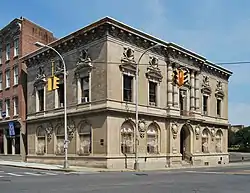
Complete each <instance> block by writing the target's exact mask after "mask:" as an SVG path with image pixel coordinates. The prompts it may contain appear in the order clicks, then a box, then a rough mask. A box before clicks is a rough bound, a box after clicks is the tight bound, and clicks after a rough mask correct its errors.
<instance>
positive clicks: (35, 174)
mask: <svg viewBox="0 0 250 193" xmlns="http://www.w3.org/2000/svg"><path fill="white" fill-rule="evenodd" d="M24 174H27V175H32V176H41V175H42V174H37V173H31V172H24Z"/></svg>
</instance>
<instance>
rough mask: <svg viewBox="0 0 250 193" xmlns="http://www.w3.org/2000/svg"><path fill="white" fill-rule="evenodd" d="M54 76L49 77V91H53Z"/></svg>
mask: <svg viewBox="0 0 250 193" xmlns="http://www.w3.org/2000/svg"><path fill="white" fill-rule="evenodd" d="M52 79H53V78H52V77H49V78H48V82H47V85H48V91H52Z"/></svg>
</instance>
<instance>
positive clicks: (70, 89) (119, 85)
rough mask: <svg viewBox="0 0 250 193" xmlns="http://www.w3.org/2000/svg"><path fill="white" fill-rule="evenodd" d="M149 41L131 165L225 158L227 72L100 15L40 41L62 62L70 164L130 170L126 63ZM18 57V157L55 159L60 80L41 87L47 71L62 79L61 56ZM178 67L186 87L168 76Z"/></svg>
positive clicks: (59, 153)
mask: <svg viewBox="0 0 250 193" xmlns="http://www.w3.org/2000/svg"><path fill="white" fill-rule="evenodd" d="M156 43H159V44H161V46H160V47H158V48H155V49H152V50H150V51H148V52H147V53H146V54H145V55H144V56H143V57H142V60H141V62H140V65H139V120H140V124H139V125H140V127H139V136H138V149H137V150H138V156H139V164H140V168H164V167H175V166H182V165H185V164H192V165H216V164H226V163H228V152H227V134H228V125H229V123H228V79H229V77H230V75H231V74H232V73H231V72H230V71H228V70H226V69H224V68H222V67H220V66H217V65H215V64H213V63H211V62H209V61H207V60H206V59H205V58H204V57H202V56H199V55H197V54H195V53H193V52H191V51H189V50H186V49H184V48H182V47H180V46H178V45H176V44H173V43H168V42H164V41H162V40H159V39H157V38H155V37H152V36H150V35H148V34H145V33H143V32H141V31H138V30H136V29H134V28H131V27H129V26H127V25H125V24H122V23H120V22H118V21H116V20H114V19H111V18H108V17H106V18H103V19H101V20H99V21H97V22H95V23H92V24H90V25H89V26H87V27H84V28H83V29H80V30H79V31H76V32H74V33H72V34H70V35H68V36H66V37H63V38H61V39H59V40H57V41H55V42H53V43H51V44H50V46H52V47H53V48H55V49H57V50H58V51H59V52H60V53H61V54H62V55H63V57H64V59H65V62H66V65H67V72H68V73H67V97H68V102H67V105H68V121H69V124H68V132H69V139H70V143H69V149H68V153H69V162H70V164H71V165H84V166H96V167H107V168H133V164H134V162H135V154H134V152H135V139H136V137H135V132H134V131H135V69H136V63H137V61H138V58H139V57H140V55H141V54H142V53H143V51H145V49H147V48H149V47H151V46H152V45H155V44H156ZM22 59H23V61H24V63H25V64H26V65H27V72H28V95H27V96H28V99H27V105H28V108H27V111H28V115H27V133H28V144H29V150H28V156H27V160H28V161H32V162H34V161H35V162H44V163H57V164H60V163H61V164H62V163H63V159H64V155H63V154H64V146H63V142H64V128H63V124H64V122H63V108H62V107H63V105H64V104H63V94H64V93H63V84H64V82H63V81H61V85H60V86H59V88H58V89H57V90H55V91H50V92H48V91H47V78H48V77H51V76H53V74H56V75H57V76H58V77H62V76H61V75H62V73H61V72H62V63H61V62H60V60H59V58H57V57H56V55H55V54H54V53H53V51H50V50H48V49H45V48H41V49H39V50H38V51H36V52H33V53H31V54H29V55H27V56H25V57H23V58H22ZM51 61H54V62H51ZM52 63H53V65H52ZM52 66H54V67H55V68H54V70H52ZM179 66H182V67H186V68H188V69H189V72H190V73H189V78H190V81H189V82H190V85H189V86H184V87H182V88H180V89H179V88H178V87H177V86H174V85H173V84H172V73H173V69H175V68H176V67H179Z"/></svg>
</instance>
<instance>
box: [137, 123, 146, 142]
mask: <svg viewBox="0 0 250 193" xmlns="http://www.w3.org/2000/svg"><path fill="white" fill-rule="evenodd" d="M138 130H139V133H140V137H141V138H144V137H145V132H146V122H145V120H143V119H142V120H140V121H139V122H138Z"/></svg>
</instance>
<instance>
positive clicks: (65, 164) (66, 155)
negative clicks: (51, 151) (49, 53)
mask: <svg viewBox="0 0 250 193" xmlns="http://www.w3.org/2000/svg"><path fill="white" fill-rule="evenodd" d="M43 46H44V47H47V48H49V49H51V50H53V51H54V52H55V53H56V54H57V55H58V56H59V58H60V59H61V61H62V63H63V81H64V164H63V168H64V169H66V168H68V167H69V164H68V142H69V141H68V129H67V82H66V81H67V72H66V64H65V61H64V59H63V57H62V55H61V54H60V53H59V52H58V51H57V50H56V49H54V48H52V47H50V46H48V45H43Z"/></svg>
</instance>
